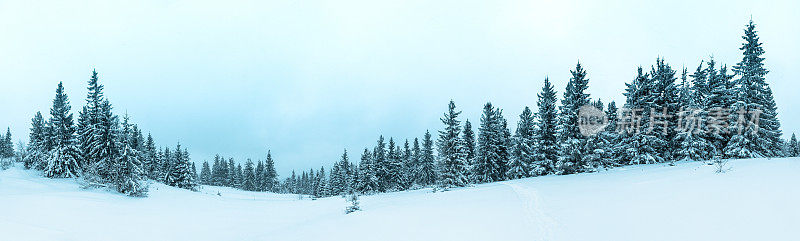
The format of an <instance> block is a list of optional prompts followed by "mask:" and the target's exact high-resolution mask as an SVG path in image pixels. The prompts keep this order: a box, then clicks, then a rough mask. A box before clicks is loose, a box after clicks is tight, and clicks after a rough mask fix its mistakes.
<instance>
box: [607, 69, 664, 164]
mask: <svg viewBox="0 0 800 241" xmlns="http://www.w3.org/2000/svg"><path fill="white" fill-rule="evenodd" d="M625 85H626V86H627V88H626V89H625V91H626V92H625V93H624V95H625V97H626V101H625V105H624V109H623V111H622V113H621V115H620V116H618V119H619V120H618V121H620V122H621V123H620V125H621V126H622V128H619V129H620V132H621V138H622V142H620V143H619V144H618V146H617V147H616V153H617V154H618V155H619V159H620V161H621V162H622V163H623V164H649V163H658V162H662V161H663V160H664V159H663V157H662V156H661V153H660V152H658V149H657V148H656V147H659V146H663V143H661V139H659V138H658V137H657V136H654V135H653V133H652V132H651V131H646V130H647V129H648V128H650V125H651V124H652V123H650V114H651V113H650V110H651V109H652V108H651V107H652V103H653V101H654V100H653V94H652V93H653V89H654V88H655V87H654V82H653V81H651V79H650V77H649V74H648V73H644V71H643V70H642V68H641V67H639V68H638V70H637V75H636V78H634V79H633V81H632V82H631V83H630V84H628V83H626V84H625Z"/></svg>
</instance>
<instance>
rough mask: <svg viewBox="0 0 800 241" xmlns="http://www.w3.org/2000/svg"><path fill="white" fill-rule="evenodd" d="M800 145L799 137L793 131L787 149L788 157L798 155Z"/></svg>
mask: <svg viewBox="0 0 800 241" xmlns="http://www.w3.org/2000/svg"><path fill="white" fill-rule="evenodd" d="M798 148H800V146H798V145H797V137H796V136H795V135H794V133H792V138H791V139H790V140H789V146H788V148H787V150H786V156H787V157H797V155H798V154H800V153H798V152H797V150H798Z"/></svg>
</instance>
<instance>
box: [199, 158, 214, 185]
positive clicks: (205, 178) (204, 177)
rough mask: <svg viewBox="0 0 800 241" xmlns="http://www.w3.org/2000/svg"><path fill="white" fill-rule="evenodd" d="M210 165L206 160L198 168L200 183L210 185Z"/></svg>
mask: <svg viewBox="0 0 800 241" xmlns="http://www.w3.org/2000/svg"><path fill="white" fill-rule="evenodd" d="M211 180H212V178H211V167H210V166H209V165H208V161H204V162H203V167H201V168H200V184H203V185H211Z"/></svg>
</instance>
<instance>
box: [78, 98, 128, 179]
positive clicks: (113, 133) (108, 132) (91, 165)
mask: <svg viewBox="0 0 800 241" xmlns="http://www.w3.org/2000/svg"><path fill="white" fill-rule="evenodd" d="M98 111H99V114H98V116H97V118H98V122H97V124H96V125H95V129H94V131H93V132H94V133H93V136H94V137H93V138H92V143H91V144H90V145H89V146H90V147H91V149H90V150H89V153H88V154H87V155H89V156H91V158H89V159H88V160H89V161H88V162H87V163H86V165H87V166H88V167H87V170H88V171H89V172H90V173H92V174H91V175H93V176H94V175H96V176H98V177H99V178H100V179H108V177H109V175H110V171H111V170H110V168H111V166H112V163H113V162H114V159H115V158H116V157H117V156H118V155H119V150H120V147H119V143H118V141H119V137H118V135H119V117H117V116H116V115H114V114H113V113H112V106H111V103H109V101H108V100H107V99H106V100H104V101H103V102H102V104H101V105H100V106H99V110H98Z"/></svg>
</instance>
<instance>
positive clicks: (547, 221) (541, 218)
mask: <svg viewBox="0 0 800 241" xmlns="http://www.w3.org/2000/svg"><path fill="white" fill-rule="evenodd" d="M503 185H506V186H508V187H511V189H512V190H514V193H516V194H517V197H518V198H519V200H520V201H522V202H523V205H522V206H523V208H524V211H525V222H526V223H528V226H530V227H531V228H538V229H539V233H540V234H541V237H540V238H539V239H538V240H553V231H554V229H555V228H557V226H558V223H557V222H556V221H555V219H553V218H552V217H550V216H549V215H547V214H546V213H545V212H544V209H542V207H541V203H542V200H541V198H540V197H539V194H538V193H537V192H536V190H533V189H530V188H525V187H522V186H520V185H518V184H515V183H509V182H503Z"/></svg>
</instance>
